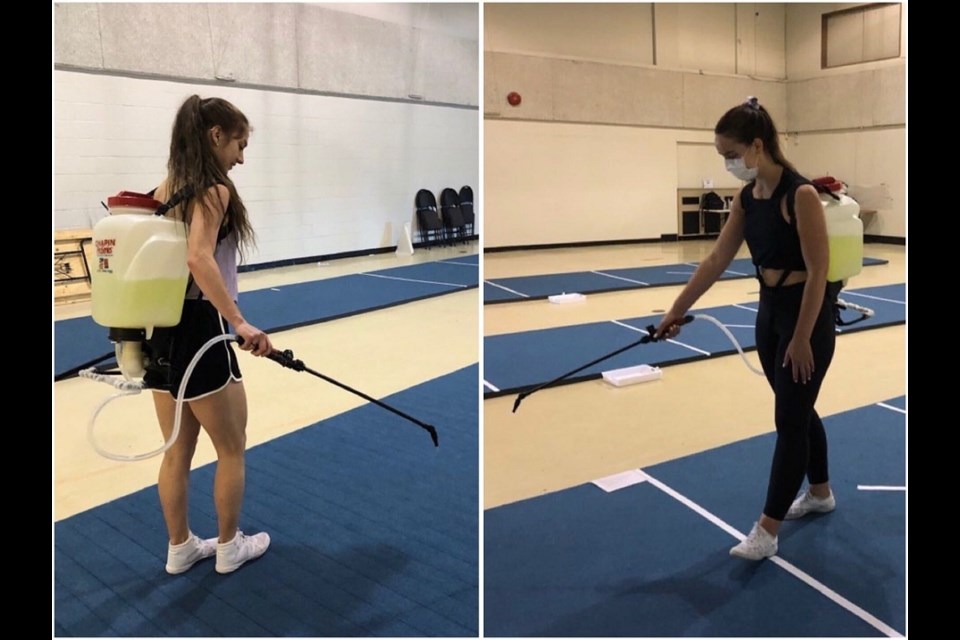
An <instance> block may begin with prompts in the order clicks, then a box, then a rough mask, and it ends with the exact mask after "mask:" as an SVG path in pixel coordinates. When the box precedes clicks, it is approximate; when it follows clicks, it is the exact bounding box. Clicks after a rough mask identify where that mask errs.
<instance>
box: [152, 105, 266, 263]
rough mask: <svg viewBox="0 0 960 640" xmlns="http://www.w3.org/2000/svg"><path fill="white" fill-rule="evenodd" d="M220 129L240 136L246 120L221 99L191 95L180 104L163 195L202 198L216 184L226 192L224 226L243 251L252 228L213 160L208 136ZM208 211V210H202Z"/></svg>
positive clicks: (250, 241)
mask: <svg viewBox="0 0 960 640" xmlns="http://www.w3.org/2000/svg"><path fill="white" fill-rule="evenodd" d="M218 125H219V126H220V128H221V129H223V132H224V133H225V134H226V135H229V136H243V135H245V134H247V133H248V132H249V131H250V122H249V121H248V120H247V116H245V115H243V113H242V112H241V111H240V110H239V109H237V108H236V107H235V106H233V105H232V104H230V103H229V102H227V101H226V100H224V99H222V98H201V97H200V96H198V95H192V96H190V97H189V98H187V99H186V101H184V103H183V104H182V105H181V106H180V109H179V110H178V111H177V116H176V118H175V119H174V121H173V135H172V136H171V139H170V159H169V160H168V161H167V192H168V193H169V194H170V195H171V196H172V195H173V194H175V193H177V192H179V191H180V190H181V189H184V188H185V187H192V188H193V193H194V194H195V196H194V198H195V197H205V194H206V193H207V190H208V189H209V188H210V187H212V186H215V185H217V184H222V185H224V186H225V187H226V188H227V190H228V191H229V192H230V203H229V205H228V207H227V213H226V219H225V224H226V225H227V228H229V229H230V230H232V231H235V232H236V234H237V240H238V243H239V245H240V250H241V255H242V254H243V249H244V248H247V247H249V246H251V245H253V244H254V233H253V227H252V226H251V225H250V218H249V216H248V215H247V208H246V207H245V206H244V205H243V201H242V200H241V199H240V195H239V194H238V193H237V188H236V187H235V186H234V184H233V180H231V179H230V178H229V177H228V176H227V174H226V172H225V171H224V170H223V168H222V167H221V166H220V163H219V162H218V160H217V157H216V155H214V151H213V143H212V142H211V140H210V136H209V135H208V132H209V131H210V129H211V128H212V127H214V126H218ZM194 198H190V200H189V201H187V202H186V203H185V204H184V205H183V207H184V208H183V212H184V215H183V220H184V222H186V223H188V224H189V222H190V220H189V215H190V211H191V205H192V203H193V201H194ZM202 209H203V211H205V212H206V211H208V207H203V208H202Z"/></svg>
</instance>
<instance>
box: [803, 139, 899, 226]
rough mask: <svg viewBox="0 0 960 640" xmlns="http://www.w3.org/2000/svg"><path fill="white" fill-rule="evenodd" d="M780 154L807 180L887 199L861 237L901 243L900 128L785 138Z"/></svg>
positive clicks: (880, 204) (881, 204) (880, 205)
mask: <svg viewBox="0 0 960 640" xmlns="http://www.w3.org/2000/svg"><path fill="white" fill-rule="evenodd" d="M784 153H786V154H787V157H788V158H790V159H791V161H793V162H794V164H796V165H797V168H798V169H799V170H800V171H801V172H802V173H804V174H805V175H807V176H809V177H811V178H813V177H817V176H823V175H832V176H835V177H837V178H840V179H841V180H843V181H844V182H846V183H848V184H849V185H850V186H851V190H854V189H857V190H867V191H869V192H884V193H888V194H889V199H888V200H881V201H880V202H879V206H878V208H877V215H876V216H875V217H874V219H873V220H872V221H871V222H870V225H869V226H868V227H867V228H866V229H865V230H864V232H865V233H867V234H870V235H880V236H889V237H895V238H905V237H906V235H907V215H906V213H907V211H906V209H907V206H906V203H907V194H906V188H907V183H906V162H907V143H906V135H905V130H904V129H903V128H902V127H891V128H884V129H872V130H868V131H841V132H822V133H799V134H791V135H790V136H789V139H788V142H787V143H786V145H785V146H784ZM853 193H854V194H856V191H853Z"/></svg>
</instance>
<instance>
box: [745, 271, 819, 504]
mask: <svg viewBox="0 0 960 640" xmlns="http://www.w3.org/2000/svg"><path fill="white" fill-rule="evenodd" d="M803 288H804V283H800V284H795V285H790V286H786V287H778V288H772V287H766V286H764V285H763V284H761V286H760V310H759V313H758V314H757V328H756V337H757V353H758V354H759V355H760V363H761V364H762V365H763V371H764V373H765V374H766V376H767V381H768V382H769V383H770V386H771V387H772V388H773V393H774V396H775V398H776V411H775V418H776V424H777V446H776V449H775V450H774V452H773V464H772V466H771V468H770V483H769V485H768V486H767V502H766V504H765V505H764V507H763V513H764V515H766V516H767V517H768V518H773V519H775V520H783V518H784V516H786V515H787V510H788V509H789V508H790V504H791V503H792V502H793V500H794V498H795V497H796V496H797V493H798V492H799V491H800V486H801V485H802V484H803V477H804V475H806V476H807V479H808V480H809V481H810V483H811V484H820V483H823V482H827V481H828V480H829V475H828V473H827V434H826V432H825V431H824V430H823V422H821V421H820V416H818V415H817V412H816V410H815V409H814V408H813V405H814V403H815V402H816V401H817V395H818V394H819V393H820V385H821V383H822V382H823V378H824V376H825V375H826V373H827V368H828V367H829V366H830V361H831V360H833V350H834V346H835V343H836V333H835V329H834V319H833V305H832V304H831V302H830V301H829V300H828V299H826V298H824V301H823V306H822V307H821V308H820V315H818V316H817V322H816V324H815V325H814V328H813V332H812V333H811V335H810V348H811V349H812V351H813V363H814V367H813V374H812V376H811V378H810V381H809V382H808V383H807V384H803V383H802V382H794V381H793V372H792V367H791V366H790V365H788V366H786V367H784V366H783V358H784V355H785V354H786V351H787V346H788V345H789V344H790V339H791V338H792V337H793V332H794V329H795V328H796V326H797V318H798V317H799V315H800V302H801V300H802V298H803Z"/></svg>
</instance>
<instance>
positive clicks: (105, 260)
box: [95, 238, 117, 273]
mask: <svg viewBox="0 0 960 640" xmlns="http://www.w3.org/2000/svg"><path fill="white" fill-rule="evenodd" d="M95 244H96V247H97V271H100V272H102V273H113V269H111V268H110V259H111V258H113V249H114V247H116V246H117V239H116V238H103V239H101V240H97V241H96V243H95Z"/></svg>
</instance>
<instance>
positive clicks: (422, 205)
mask: <svg viewBox="0 0 960 640" xmlns="http://www.w3.org/2000/svg"><path fill="white" fill-rule="evenodd" d="M414 206H415V207H416V209H417V234H418V235H419V237H420V242H421V243H422V244H423V245H424V246H426V247H427V248H428V249H429V248H430V247H432V246H433V245H436V244H440V243H441V242H443V241H444V239H445V229H444V225H443V220H442V219H441V218H440V214H439V213H438V212H437V198H436V197H435V196H434V195H433V192H432V191H430V190H429V189H420V191H417V196H416V198H415V199H414Z"/></svg>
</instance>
